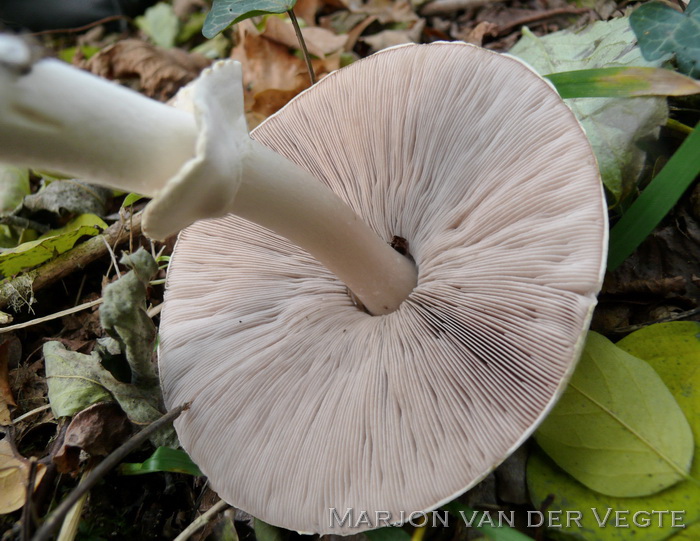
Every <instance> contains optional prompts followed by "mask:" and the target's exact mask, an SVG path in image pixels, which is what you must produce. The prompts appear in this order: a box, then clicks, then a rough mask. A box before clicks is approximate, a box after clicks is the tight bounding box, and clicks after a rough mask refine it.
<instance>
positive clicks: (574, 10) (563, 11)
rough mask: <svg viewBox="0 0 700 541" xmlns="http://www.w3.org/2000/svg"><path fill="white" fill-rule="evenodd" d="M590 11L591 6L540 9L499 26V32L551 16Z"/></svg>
mask: <svg viewBox="0 0 700 541" xmlns="http://www.w3.org/2000/svg"><path fill="white" fill-rule="evenodd" d="M590 11H591V10H590V9H589V8H556V9H550V10H547V11H538V12H537V13H534V14H532V15H527V16H525V17H522V18H520V19H518V20H517V21H513V22H512V23H510V24H508V25H506V26H501V27H499V29H498V33H499V34H507V33H508V32H510V31H511V30H513V29H515V28H517V27H518V26H523V25H525V24H529V23H535V22H539V21H541V20H543V19H550V18H551V17H557V16H559V15H583V14H584V13H588V12H590Z"/></svg>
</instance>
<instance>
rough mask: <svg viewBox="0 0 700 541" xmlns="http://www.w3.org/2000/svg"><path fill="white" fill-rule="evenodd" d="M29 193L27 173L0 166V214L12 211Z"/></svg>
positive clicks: (26, 171) (22, 170) (8, 166)
mask: <svg viewBox="0 0 700 541" xmlns="http://www.w3.org/2000/svg"><path fill="white" fill-rule="evenodd" d="M29 193H30V187H29V171H28V170H27V169H24V168H20V167H12V166H11V165H4V164H0V212H3V213H4V212H11V211H13V210H14V209H15V208H17V207H18V206H19V204H20V203H21V202H22V199H24V196H26V195H29Z"/></svg>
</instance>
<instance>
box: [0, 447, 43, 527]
mask: <svg viewBox="0 0 700 541" xmlns="http://www.w3.org/2000/svg"><path fill="white" fill-rule="evenodd" d="M29 468H30V466H29V460H27V459H26V458H24V457H21V456H17V455H16V454H15V452H14V449H13V448H12V445H11V444H10V442H9V441H7V440H6V439H4V440H0V515H4V514H6V513H12V511H16V510H17V509H20V508H21V507H22V506H23V505H24V502H25V499H26V493H27V488H26V487H27V482H28V480H29ZM44 473H46V467H45V466H44V465H43V464H37V471H36V478H35V480H34V488H35V489H36V487H37V486H39V483H40V482H41V478H42V477H43V476H44Z"/></svg>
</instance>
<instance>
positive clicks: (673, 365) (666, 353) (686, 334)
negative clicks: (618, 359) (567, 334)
mask: <svg viewBox="0 0 700 541" xmlns="http://www.w3.org/2000/svg"><path fill="white" fill-rule="evenodd" d="M617 346H618V347H619V348H621V349H622V350H624V351H626V352H627V353H629V354H630V355H634V356H636V357H643V358H644V360H645V361H647V362H648V363H649V364H650V365H651V367H652V368H653V369H654V370H655V371H656V372H657V373H658V374H659V376H660V377H661V379H662V380H663V382H664V383H665V384H666V386H667V387H668V389H669V390H670V391H671V393H672V394H673V396H675V397H676V400H677V401H678V405H679V406H680V407H681V409H682V410H683V413H685V416H686V417H687V418H688V420H689V422H690V426H691V428H692V429H693V433H694V435H695V440H696V442H698V443H700V415H698V414H697V412H700V322H697V321H673V322H670V323H657V324H655V325H649V326H648V327H645V328H643V329H640V330H638V331H636V332H633V333H632V334H630V335H628V336H626V337H625V338H623V339H622V340H620V341H619V342H617ZM698 446H699V447H700V445H698Z"/></svg>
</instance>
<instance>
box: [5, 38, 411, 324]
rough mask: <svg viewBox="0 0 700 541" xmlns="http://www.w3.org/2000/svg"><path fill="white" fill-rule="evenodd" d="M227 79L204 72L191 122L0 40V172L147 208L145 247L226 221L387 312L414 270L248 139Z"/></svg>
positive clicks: (306, 177)
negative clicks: (81, 182)
mask: <svg viewBox="0 0 700 541" xmlns="http://www.w3.org/2000/svg"><path fill="white" fill-rule="evenodd" d="M22 47H24V49H22ZM25 53H26V54H25ZM236 76H239V77H240V68H239V67H238V66H237V65H233V64H231V63H228V64H219V65H218V66H217V67H214V68H213V69H212V70H210V71H209V73H208V74H206V75H205V76H204V77H203V78H204V79H205V80H206V81H205V82H204V84H202V85H200V86H201V89H199V93H198V88H197V86H195V87H194V88H195V90H194V103H193V104H192V107H193V109H194V110H195V115H193V114H191V113H190V112H189V111H184V110H178V109H176V108H174V107H169V106H167V105H164V104H161V103H158V102H156V101H154V100H150V99H148V98H146V97H144V96H141V95H140V94H137V93H135V92H132V91H130V90H127V89H126V88H123V87H121V86H118V85H115V84H113V83H110V82H107V81H105V80H103V79H100V78H98V77H95V76H93V75H90V74H88V73H85V72H82V71H80V70H77V69H75V68H72V67H70V66H68V65H67V64H64V63H62V62H58V61H55V60H51V59H44V60H40V61H38V62H36V63H32V62H31V60H30V55H29V53H28V49H27V47H26V45H25V44H24V43H22V42H21V41H20V40H18V39H17V38H13V37H10V36H0V162H6V163H14V164H18V165H23V166H29V167H33V168H35V169H50V170H56V171H59V172H61V173H65V174H69V175H72V176H75V177H78V178H83V179H85V180H87V181H89V182H94V183H97V184H103V185H106V186H110V187H112V188H118V189H121V190H126V191H133V192H137V193H141V194H144V195H147V196H150V197H154V198H155V199H154V201H153V202H152V203H151V204H150V207H149V209H147V212H146V218H145V222H144V229H145V230H146V233H148V232H149V231H148V229H149V227H150V228H151V232H155V235H153V236H155V237H156V238H163V237H165V236H167V235H169V234H172V233H175V232H176V231H177V230H179V229H180V228H182V227H185V226H186V225H189V224H190V223H192V222H193V221H195V220H197V219H203V218H211V217H218V216H221V215H223V214H226V213H229V212H233V213H235V214H238V215H239V216H241V217H243V218H246V219H248V220H251V221H254V222H256V223H258V224H260V225H262V226H264V227H267V228H269V229H271V230H273V231H274V232H276V233H278V234H280V235H282V236H284V237H286V238H287V239H289V240H290V241H291V242H293V243H295V244H296V245H298V246H299V247H301V248H303V249H305V250H306V251H308V252H309V253H310V254H311V255H313V256H314V257H316V258H317V259H318V260H319V261H320V262H321V263H323V264H324V265H325V266H326V267H327V268H328V269H329V270H330V271H332V272H334V273H335V274H336V275H337V276H338V278H340V279H341V280H342V281H343V282H344V283H345V284H346V285H347V286H348V287H349V288H350V290H351V291H352V292H353V293H354V294H355V295H356V296H357V298H358V299H359V300H360V301H361V302H362V303H363V304H364V306H365V307H366V308H367V310H368V311H369V312H370V313H372V314H374V315H383V314H388V313H390V312H393V311H394V310H396V309H397V308H398V306H399V305H400V304H401V303H402V302H403V301H404V299H406V298H407V297H408V294H409V293H410V292H411V291H412V290H413V288H414V287H415V285H416V282H417V273H416V269H415V266H414V264H413V263H412V262H411V261H409V260H408V259H407V258H405V257H404V256H402V255H400V254H399V253H398V252H396V251H395V250H393V249H392V248H391V247H390V246H389V245H388V244H387V243H386V242H385V241H383V240H382V239H381V238H380V237H379V236H378V235H377V234H376V233H375V232H374V231H372V230H371V229H370V228H369V227H368V226H367V225H366V224H365V223H364V222H363V221H362V219H361V218H360V217H358V216H357V215H356V214H355V212H354V211H353V210H352V209H351V208H350V207H348V206H347V204H345V202H344V201H342V200H341V199H340V198H339V197H338V196H337V195H335V194H334V193H333V192H332V191H331V190H330V189H329V188H327V187H326V186H325V185H323V184H322V183H321V182H319V181H318V180H316V179H315V178H313V176H312V175H311V174H310V173H308V172H306V171H304V170H303V169H301V168H300V167H298V166H297V165H295V164H293V163H292V162H290V161H289V160H287V159H286V158H284V157H282V156H280V155H279V154H277V153H275V152H274V151H272V150H270V149H268V148H267V147H264V146H263V145H261V144H259V143H257V142H255V141H253V140H252V139H250V137H249V136H248V133H247V128H246V126H245V118H244V115H243V106H242V103H243V99H242V95H240V91H239V93H238V94H237V93H236V90H235V89H232V88H231V84H232V83H235V77H236ZM149 211H150V213H149Z"/></svg>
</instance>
